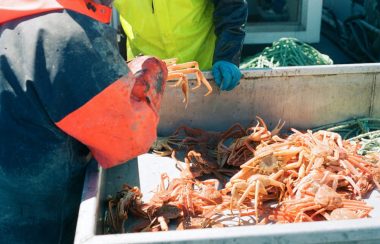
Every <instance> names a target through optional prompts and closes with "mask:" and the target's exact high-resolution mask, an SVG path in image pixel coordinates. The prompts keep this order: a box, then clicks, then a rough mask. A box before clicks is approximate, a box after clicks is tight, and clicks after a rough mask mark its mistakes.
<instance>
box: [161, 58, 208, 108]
mask: <svg viewBox="0 0 380 244" xmlns="http://www.w3.org/2000/svg"><path fill="white" fill-rule="evenodd" d="M163 61H164V62H165V64H166V67H167V69H168V78H167V80H168V81H171V80H177V82H176V83H175V84H173V85H172V86H174V87H179V86H181V88H182V92H183V94H184V96H185V97H184V99H183V102H184V103H185V106H186V107H187V105H188V103H189V80H188V79H187V76H186V75H188V74H195V76H196V79H197V84H196V85H195V87H193V88H192V90H195V89H197V88H199V87H200V86H201V85H202V84H203V85H205V86H206V87H207V89H208V91H207V93H206V94H205V96H208V95H209V94H211V92H212V87H211V85H210V83H209V82H208V81H207V79H206V78H205V77H204V75H203V73H202V71H200V69H199V65H198V62H196V61H191V62H186V63H182V64H177V61H178V59H177V58H171V59H164V60H163Z"/></svg>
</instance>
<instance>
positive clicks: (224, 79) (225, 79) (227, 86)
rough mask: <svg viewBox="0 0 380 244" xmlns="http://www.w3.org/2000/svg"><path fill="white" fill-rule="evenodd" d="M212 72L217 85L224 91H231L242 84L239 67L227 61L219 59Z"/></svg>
mask: <svg viewBox="0 0 380 244" xmlns="http://www.w3.org/2000/svg"><path fill="white" fill-rule="evenodd" d="M212 74H213V76H214V79H215V83H216V85H217V86H218V87H219V88H220V89H221V90H222V91H230V90H232V89H234V88H235V87H236V86H237V85H239V84H240V78H241V72H240V70H239V68H238V67H237V66H236V65H235V64H233V63H230V62H227V61H218V62H216V63H215V64H214V65H213V67H212Z"/></svg>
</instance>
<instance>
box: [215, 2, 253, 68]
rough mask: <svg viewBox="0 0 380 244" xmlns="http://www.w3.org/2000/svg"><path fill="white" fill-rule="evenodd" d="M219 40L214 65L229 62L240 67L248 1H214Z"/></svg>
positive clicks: (216, 32) (216, 44)
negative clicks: (219, 62)
mask: <svg viewBox="0 0 380 244" xmlns="http://www.w3.org/2000/svg"><path fill="white" fill-rule="evenodd" d="M214 6H215V11H214V26H215V34H216V36H217V40H216V43H215V51H214V58H213V63H214V64H215V63H216V62H218V61H222V60H224V61H229V62H231V63H234V64H235V65H237V66H239V63H240V56H241V51H242V48H243V42H244V38H245V24H246V22H247V17H248V4H247V1H246V0H214Z"/></svg>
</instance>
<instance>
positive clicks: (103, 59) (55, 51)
mask: <svg viewBox="0 0 380 244" xmlns="http://www.w3.org/2000/svg"><path fill="white" fill-rule="evenodd" d="M57 15H58V14H57ZM59 15H61V16H59V17H60V18H58V17H57V18H56V19H53V20H52V21H51V23H49V25H47V26H46V24H43V26H44V27H41V29H42V30H43V31H39V32H38V34H39V35H38V36H35V37H34V38H32V37H31V38H30V40H29V41H33V42H34V43H33V44H32V45H31V46H36V47H38V51H35V52H32V54H34V53H38V54H39V57H46V58H41V59H37V61H36V63H35V64H34V66H35V67H37V68H36V70H35V72H34V75H35V77H33V79H32V80H34V81H35V83H34V84H35V90H36V94H38V98H39V100H40V101H41V104H42V106H43V107H44V108H45V110H46V113H47V114H48V116H49V118H50V119H51V120H52V123H54V124H55V125H56V126H57V127H58V128H59V129H61V130H62V131H63V132H65V133H66V134H67V135H69V136H71V137H73V138H75V139H76V140H78V141H80V142H81V143H82V144H84V145H86V146H87V147H88V148H89V149H90V151H91V153H92V155H93V156H94V158H95V159H96V160H97V161H98V162H99V163H100V165H101V166H102V167H104V168H109V167H113V166H116V165H119V164H121V163H124V162H126V161H128V160H130V159H132V158H134V157H136V156H138V155H140V154H142V153H145V152H147V151H148V150H149V148H150V146H151V144H152V143H153V141H154V140H155V139H156V136H157V125H158V121H159V116H158V112H157V110H158V109H159V105H160V101H161V98H162V94H163V91H164V88H165V81H166V77H167V68H166V65H165V64H164V62H162V61H160V60H158V59H157V58H154V57H139V58H137V59H135V60H134V61H132V62H130V63H129V64H128V66H127V64H126V63H125V61H124V59H123V58H122V57H121V56H120V54H119V53H118V50H117V45H116V41H115V40H116V39H115V33H114V30H113V29H112V28H111V27H109V26H108V25H104V24H101V23H98V22H96V21H95V20H92V19H90V18H88V17H86V16H82V15H80V14H77V13H73V12H69V13H65V12H63V13H59ZM62 21H63V22H64V23H65V25H62ZM39 24H40V23H36V26H39ZM40 25H42V24H40ZM45 26H46V27H45ZM58 27H59V28H58ZM57 29H59V31H57ZM40 40H43V41H40ZM31 60H35V59H31ZM128 67H129V68H128Z"/></svg>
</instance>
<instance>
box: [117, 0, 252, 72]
mask: <svg viewBox="0 0 380 244" xmlns="http://www.w3.org/2000/svg"><path fill="white" fill-rule="evenodd" d="M114 5H115V7H116V9H117V10H118V12H119V14H120V22H121V25H122V27H123V29H124V31H125V33H126V35H127V59H128V60H130V59H132V58H134V57H135V56H137V55H141V54H142V55H154V56H157V57H159V58H161V59H166V58H178V59H179V60H178V62H179V63H182V62H187V61H193V60H194V61H197V62H198V63H199V65H200V68H201V69H202V70H206V69H210V68H211V67H212V64H213V62H216V61H218V60H225V61H230V62H232V63H235V64H237V65H238V64H239V61H240V54H241V49H242V46H243V40H244V36H245V31H244V25H245V23H246V19H247V14H248V11H247V3H246V1H245V0H214V1H212V0H116V1H115V2H114Z"/></svg>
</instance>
